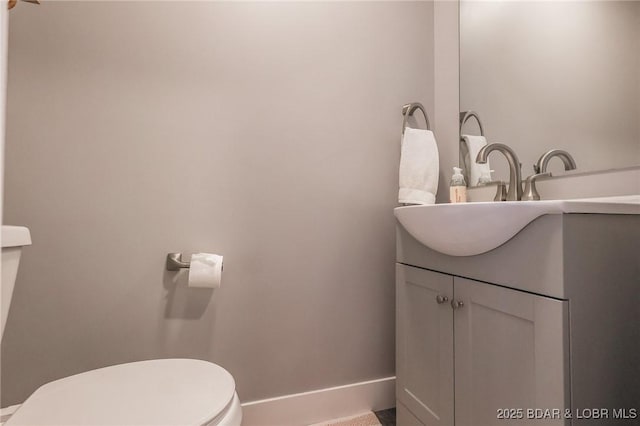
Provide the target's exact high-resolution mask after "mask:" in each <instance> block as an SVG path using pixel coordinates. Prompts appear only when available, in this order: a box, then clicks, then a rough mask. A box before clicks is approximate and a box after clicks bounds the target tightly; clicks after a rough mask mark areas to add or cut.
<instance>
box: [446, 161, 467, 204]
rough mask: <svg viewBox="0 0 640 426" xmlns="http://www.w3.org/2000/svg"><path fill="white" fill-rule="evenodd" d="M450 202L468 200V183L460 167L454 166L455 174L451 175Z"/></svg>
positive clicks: (464, 201)
mask: <svg viewBox="0 0 640 426" xmlns="http://www.w3.org/2000/svg"><path fill="white" fill-rule="evenodd" d="M449 202H451V203H466V202H467V183H466V182H465V181H464V176H462V169H461V168H460V167H454V168H453V176H452V177H451V184H450V185H449Z"/></svg>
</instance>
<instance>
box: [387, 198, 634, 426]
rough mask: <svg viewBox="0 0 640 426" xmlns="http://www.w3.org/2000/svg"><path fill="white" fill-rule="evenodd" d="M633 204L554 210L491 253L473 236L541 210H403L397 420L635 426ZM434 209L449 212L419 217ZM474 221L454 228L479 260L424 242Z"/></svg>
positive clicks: (405, 423)
mask: <svg viewBox="0 0 640 426" xmlns="http://www.w3.org/2000/svg"><path fill="white" fill-rule="evenodd" d="M637 198H638V197H635V198H634V197H630V198H629V199H628V200H627V201H629V200H630V202H625V201H621V202H620V201H619V202H618V204H617V206H616V203H613V204H611V203H609V204H607V205H606V206H605V204H606V203H603V204H599V205H598V204H595V205H594V204H589V203H586V204H584V203H583V204H582V205H581V204H580V203H578V202H576V203H574V204H571V203H568V204H567V203H565V202H560V201H558V202H549V205H548V206H547V207H549V206H551V205H552V204H553V203H555V204H553V205H554V206H556V207H558V206H560V207H558V208H557V209H555V210H554V209H553V208H550V207H549V209H548V210H546V212H545V213H541V214H540V215H537V216H536V215H530V216H529V217H527V218H526V220H524V221H521V222H520V227H519V228H518V229H515V228H513V229H512V230H511V232H512V233H513V235H503V236H502V237H501V238H502V240H505V239H506V242H504V241H502V242H501V239H500V238H497V239H496V238H493V241H495V242H494V244H498V245H497V246H496V247H492V248H489V249H488V250H487V247H486V246H482V244H480V245H477V244H476V243H477V241H478V240H480V241H484V240H485V237H486V239H488V240H491V239H492V236H494V235H493V234H494V233H496V232H497V233H499V232H501V224H502V223H504V224H505V227H508V226H510V224H508V223H507V222H508V221H509V218H511V219H513V218H514V215H516V216H518V217H520V215H523V214H525V216H526V211H529V208H528V207H527V206H531V208H541V207H540V206H541V205H540V204H538V205H535V204H534V203H536V202H515V203H519V204H518V207H517V208H519V209H523V212H525V213H523V212H514V211H511V212H507V213H505V215H504V217H501V215H502V214H503V212H505V211H507V210H508V209H509V208H511V207H510V206H512V203H469V204H468V205H466V206H455V205H435V206H412V207H400V208H397V209H396V212H395V213H396V216H397V217H398V219H399V222H400V224H398V227H397V266H396V277H397V278H396V304H397V305H396V306H397V311H396V312H397V314H396V336H397V340H396V351H397V352H396V363H397V392H396V398H397V410H398V424H399V425H400V426H413V425H454V424H455V425H457V426H460V425H462V426H467V425H477V426H490V425H511V424H516V425H520V424H532V425H543V424H545V425H546V424H554V425H567V424H574V425H575V424H585V423H586V424H598V425H606V424H638V422H640V407H639V404H640V362H639V360H640V355H639V353H640V273H639V266H638V265H639V260H640V259H639V256H640V215H638V214H637V213H640V204H638V203H637V201H638V199H637ZM634 200H635V202H634ZM515 203H513V205H515ZM563 203H564V204H563ZM625 203H626V204H625ZM484 204H486V205H487V206H488V207H483V206H482V205H484ZM616 207H617V208H616ZM411 209H414V210H411ZM419 209H423V210H422V212H421V211H420V210H419ZM428 209H440V210H439V211H438V214H436V215H435V216H431V217H430V218H429V221H430V222H428V223H422V224H420V223H418V222H420V216H421V215H422V214H423V213H424V214H426V215H428V214H431V213H433V212H435V210H428ZM447 209H448V210H447ZM465 209H466V210H465ZM483 209H484V211H482V210H483ZM496 209H498V210H496ZM500 209H502V210H500ZM599 212H606V214H603V213H599ZM440 214H441V215H440ZM465 214H467V215H468V216H467V217H473V218H475V219H474V220H476V221H477V222H478V224H477V225H476V226H475V230H474V229H467V230H466V231H465V233H466V234H460V233H459V232H458V234H456V231H452V233H451V239H452V241H451V247H453V249H452V250H453V252H456V250H461V247H465V244H464V242H465V241H467V242H468V243H469V245H470V246H474V244H476V245H475V246H474V247H476V246H477V247H478V248H477V249H476V251H478V253H472V254H469V253H466V255H453V254H451V253H449V254H446V253H443V252H442V251H448V250H447V248H446V247H445V248H440V247H443V246H441V245H440V246H439V245H438V244H445V245H446V239H444V240H443V239H441V240H440V241H439V242H438V241H436V243H435V244H433V245H432V246H435V247H439V248H440V250H441V251H438V250H435V249H433V248H429V247H428V245H430V241H431V240H430V238H435V239H436V240H437V239H438V236H437V234H440V237H442V233H445V235H446V231H447V230H448V229H459V227H457V225H458V224H460V223H461V222H460V221H461V220H463V218H464V215H465ZM438 215H440V216H441V217H440V216H438ZM516 219H517V217H516ZM482 223H486V226H484V227H483V226H482ZM416 224H417V225H419V226H417V227H416ZM461 226H462V225H461ZM418 228H420V229H421V230H422V231H425V232H424V233H422V234H421V233H420V232H419V231H418ZM425 228H431V230H429V229H425ZM462 228H464V226H462ZM407 229H409V230H411V232H409V231H408V230H407ZM514 229H515V230H514ZM489 234H491V235H489ZM416 236H417V238H416ZM419 240H420V241H419ZM443 241H444V243H443ZM456 247H457V248H456ZM462 250H463V249H462ZM594 419H597V420H595V422H594ZM634 422H635V423H634Z"/></svg>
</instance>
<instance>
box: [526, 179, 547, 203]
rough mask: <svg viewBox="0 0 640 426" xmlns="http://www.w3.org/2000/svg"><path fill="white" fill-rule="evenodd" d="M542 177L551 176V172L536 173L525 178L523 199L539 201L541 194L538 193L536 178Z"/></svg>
mask: <svg viewBox="0 0 640 426" xmlns="http://www.w3.org/2000/svg"><path fill="white" fill-rule="evenodd" d="M541 177H551V172H546V173H536V174H534V175H531V176H529V177H528V178H526V179H525V181H524V192H523V193H522V201H537V200H539V199H540V194H538V190H537V188H536V180H538V178H541Z"/></svg>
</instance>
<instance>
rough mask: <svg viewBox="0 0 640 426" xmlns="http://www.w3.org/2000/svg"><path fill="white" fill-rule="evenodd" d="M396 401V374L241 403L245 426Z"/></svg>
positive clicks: (308, 420)
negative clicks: (394, 375)
mask: <svg viewBox="0 0 640 426" xmlns="http://www.w3.org/2000/svg"><path fill="white" fill-rule="evenodd" d="M395 404H396V378H395V377H385V378H382V379H377V380H370V381H367V382H359V383H351V384H348V385H344V386H337V387H333V388H327V389H319V390H315V391H310V392H303V393H297V394H292V395H284V396H280V397H277V398H269V399H263V400H260V401H252V402H246V403H244V404H242V426H304V425H311V424H314V423H319V422H322V421H325V420H331V419H337V418H341V417H347V416H350V415H353V414H359V413H362V412H365V411H377V410H385V409H387V408H391V407H394V406H395Z"/></svg>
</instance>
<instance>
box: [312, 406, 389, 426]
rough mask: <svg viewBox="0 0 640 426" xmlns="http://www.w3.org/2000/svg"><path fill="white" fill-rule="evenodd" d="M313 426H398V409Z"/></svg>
mask: <svg viewBox="0 0 640 426" xmlns="http://www.w3.org/2000/svg"><path fill="white" fill-rule="evenodd" d="M311 426H396V409H395V408H390V409H388V410H381V411H376V412H372V411H369V412H365V413H361V414H356V415H354V416H348V417H343V418H340V419H334V420H329V421H325V422H322V423H316V424H314V425H311Z"/></svg>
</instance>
